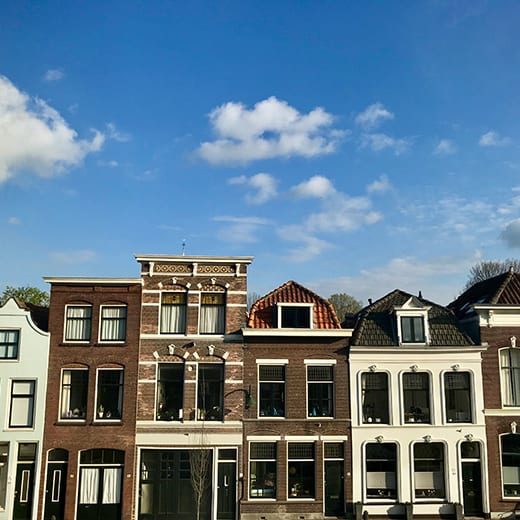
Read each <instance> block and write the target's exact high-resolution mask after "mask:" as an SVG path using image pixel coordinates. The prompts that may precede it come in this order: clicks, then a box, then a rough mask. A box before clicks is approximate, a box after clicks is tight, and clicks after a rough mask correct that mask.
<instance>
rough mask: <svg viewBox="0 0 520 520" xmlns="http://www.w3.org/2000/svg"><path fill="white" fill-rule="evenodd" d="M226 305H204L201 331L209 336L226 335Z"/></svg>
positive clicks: (201, 313) (201, 309)
mask: <svg viewBox="0 0 520 520" xmlns="http://www.w3.org/2000/svg"><path fill="white" fill-rule="evenodd" d="M224 330H225V307H224V305H202V306H201V308H200V331H201V332H202V333H208V334H218V333H224Z"/></svg>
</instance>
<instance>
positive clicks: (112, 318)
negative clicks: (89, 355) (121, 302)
mask: <svg viewBox="0 0 520 520" xmlns="http://www.w3.org/2000/svg"><path fill="white" fill-rule="evenodd" d="M125 336H126V307H103V319H102V320H101V339H102V340H105V341H106V340H114V341H124V339H125Z"/></svg>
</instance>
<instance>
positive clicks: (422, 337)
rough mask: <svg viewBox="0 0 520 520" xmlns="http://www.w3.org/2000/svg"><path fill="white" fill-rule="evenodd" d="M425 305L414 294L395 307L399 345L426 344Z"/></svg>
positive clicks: (426, 315) (427, 331)
mask: <svg viewBox="0 0 520 520" xmlns="http://www.w3.org/2000/svg"><path fill="white" fill-rule="evenodd" d="M430 309H431V306H426V305H424V303H423V302H422V301H421V300H419V299H418V298H416V297H415V296H412V297H410V298H409V299H408V300H407V301H406V302H405V303H404V305H402V306H400V307H395V308H394V310H395V316H396V321H397V336H398V340H399V344H400V345H427V344H428V343H429V342H430V339H429V327H428V311H429V310H430Z"/></svg>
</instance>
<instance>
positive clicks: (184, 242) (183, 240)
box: [181, 238, 186, 256]
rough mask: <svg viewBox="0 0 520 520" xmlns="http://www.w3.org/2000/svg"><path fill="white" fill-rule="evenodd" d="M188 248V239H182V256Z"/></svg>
mask: <svg viewBox="0 0 520 520" xmlns="http://www.w3.org/2000/svg"><path fill="white" fill-rule="evenodd" d="M185 249H186V239H185V238H183V239H182V249H181V256H184V250H185Z"/></svg>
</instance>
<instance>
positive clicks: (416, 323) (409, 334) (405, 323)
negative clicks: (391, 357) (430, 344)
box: [401, 316, 426, 343]
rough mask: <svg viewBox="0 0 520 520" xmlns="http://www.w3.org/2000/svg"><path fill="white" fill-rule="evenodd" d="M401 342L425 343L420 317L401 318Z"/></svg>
mask: <svg viewBox="0 0 520 520" xmlns="http://www.w3.org/2000/svg"><path fill="white" fill-rule="evenodd" d="M401 342H402V343H425V342H426V338H425V336H424V318H423V317H422V316H401Z"/></svg>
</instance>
